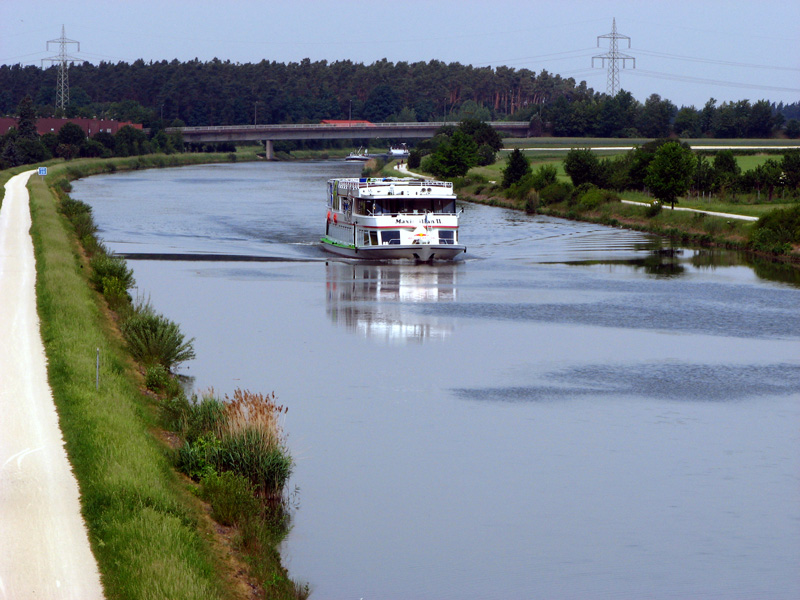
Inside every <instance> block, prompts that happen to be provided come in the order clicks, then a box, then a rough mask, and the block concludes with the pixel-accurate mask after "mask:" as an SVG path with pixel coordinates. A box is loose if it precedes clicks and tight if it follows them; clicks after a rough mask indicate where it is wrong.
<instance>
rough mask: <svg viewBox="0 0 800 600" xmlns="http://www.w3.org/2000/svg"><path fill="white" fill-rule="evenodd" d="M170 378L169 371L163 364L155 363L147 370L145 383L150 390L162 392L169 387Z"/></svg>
mask: <svg viewBox="0 0 800 600" xmlns="http://www.w3.org/2000/svg"><path fill="white" fill-rule="evenodd" d="M170 379H171V377H170V374H169V371H167V370H166V369H165V368H164V366H163V365H153V366H151V367H148V368H147V371H146V372H145V376H144V384H145V386H146V387H147V389H148V390H152V391H154V392H160V391H162V390H164V389H166V388H167V386H168V385H169V382H170Z"/></svg>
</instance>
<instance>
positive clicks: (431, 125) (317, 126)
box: [165, 121, 528, 133]
mask: <svg viewBox="0 0 800 600" xmlns="http://www.w3.org/2000/svg"><path fill="white" fill-rule="evenodd" d="M444 125H458V122H456V121H425V122H413V123H357V124H347V125H343V124H338V125H333V124H329V123H309V124H296V123H292V124H276V125H271V124H262V125H209V126H200V127H167V128H165V131H166V132H167V133H171V132H177V131H183V132H193V131H196V132H204V131H234V130H235V131H270V130H272V131H275V130H286V131H291V130H293V129H295V130H299V131H300V130H302V131H309V130H325V131H330V130H338V129H365V130H367V129H373V128H378V129H380V128H384V129H415V128H416V129H438V128H439V127H442V126H444ZM487 125H490V126H491V127H494V128H496V129H503V128H504V127H508V128H518V127H527V126H528V122H527V121H487Z"/></svg>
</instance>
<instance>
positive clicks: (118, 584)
mask: <svg viewBox="0 0 800 600" xmlns="http://www.w3.org/2000/svg"><path fill="white" fill-rule="evenodd" d="M253 154H254V153H253ZM253 158H255V156H253ZM240 159H244V157H243V156H241V155H230V154H218V155H211V154H176V155H169V156H166V155H151V156H142V157H131V158H117V159H106V160H98V159H86V160H76V161H71V162H68V163H64V162H61V161H53V162H51V163H49V164H48V165H47V166H48V167H49V173H48V176H47V177H46V178H44V179H42V178H41V177H39V176H37V175H35V174H34V175H32V176H31V178H30V180H29V185H28V189H29V191H30V196H31V201H30V204H31V216H32V227H31V234H32V237H33V240H34V248H35V254H36V269H37V282H36V288H37V289H36V292H37V302H38V311H39V315H40V319H41V332H42V338H43V341H44V344H45V350H46V354H47V359H48V376H49V380H50V385H51V387H52V389H53V395H54V400H55V403H56V407H57V410H58V414H59V422H60V426H61V430H62V432H63V435H64V439H65V446H66V450H67V453H68V455H69V458H70V462H71V464H72V466H73V470H74V473H75V475H76V478H77V479H78V484H79V487H80V491H81V503H82V512H83V516H84V519H85V521H86V523H87V526H88V530H89V537H90V542H91V544H92V549H93V552H94V554H95V557H96V558H97V561H98V565H99V568H100V572H101V576H102V582H103V586H104V589H105V592H106V596H107V597H108V598H120V599H142V600H145V599H147V600H150V599H152V600H162V599H165V598H170V599H187V600H188V599H198V600H199V599H209V598H212V599H213V598H219V599H233V598H250V597H252V594H253V589H252V587H251V586H250V580H249V579H248V577H249V575H242V572H243V571H252V570H253V569H254V567H253V563H252V562H251V561H250V560H249V559H248V558H247V557H246V556H241V555H239V554H238V550H239V549H240V548H239V547H237V542H235V541H234V542H233V543H229V544H226V543H224V540H223V541H221V539H220V536H218V535H216V534H217V533H218V532H219V527H218V525H217V523H215V522H213V521H212V520H211V519H210V518H209V513H210V512H211V510H210V509H209V505H207V504H204V503H202V502H201V501H200V500H199V499H198V498H197V489H198V488H197V486H196V485H195V484H192V483H190V482H189V481H188V480H187V479H185V478H184V477H182V476H181V475H179V474H178V472H177V471H176V470H175V468H174V451H173V450H171V449H170V448H169V446H168V445H167V444H166V442H165V441H164V437H163V435H162V433H163V432H162V429H161V424H162V423H161V421H162V415H161V414H160V411H159V407H158V406H157V403H156V401H154V398H153V397H152V395H147V394H145V393H143V391H142V378H141V375H140V374H139V367H138V366H137V364H136V363H135V362H134V361H133V360H132V359H131V357H130V354H129V352H128V349H127V348H126V345H125V343H124V341H123V340H122V338H121V337H120V335H119V331H118V329H117V326H116V323H115V320H114V318H113V315H112V313H111V312H110V311H109V309H108V306H107V304H106V302H105V300H104V299H103V297H102V296H101V295H100V294H99V293H97V292H96V291H95V290H94V289H92V287H91V286H90V285H89V271H90V266H89V262H88V261H87V259H86V256H85V254H84V252H83V250H82V248H81V246H80V244H79V243H78V241H77V240H76V236H75V233H74V230H73V227H72V225H71V224H70V223H69V222H68V221H67V220H66V219H65V217H64V216H63V215H62V214H60V213H59V211H58V200H57V195H56V194H55V192H54V190H53V189H52V187H51V186H56V185H61V182H62V181H63V180H64V179H67V180H72V179H76V178H80V177H86V176H89V175H93V174H97V173H109V172H115V171H122V170H136V169H145V168H154V167H172V166H183V165H189V164H201V163H209V162H227V161H234V160H240ZM37 166H39V165H29V166H26V167H20V168H16V169H11V170H8V171H3V172H2V173H0V183H2V184H4V183H5V182H6V181H8V179H10V178H11V177H12V176H14V175H15V174H17V173H19V172H23V171H26V170H30V169H31V168H36V167H37ZM98 350H99V354H100V377H99V387H98V388H97V389H96V387H95V360H96V357H97V351H98ZM226 531H228V537H233V535H232V534H231V533H230V530H226ZM223 537H224V536H223ZM255 550H256V551H257V552H259V553H260V554H262V555H265V556H266V559H261V560H260V561H259V562H258V564H257V565H256V567H257V570H258V580H259V581H260V582H262V583H263V582H264V581H266V582H267V583H268V585H265V586H264V591H263V594H262V595H260V596H258V597H266V598H296V597H297V596H298V594H297V586H296V585H295V584H294V583H293V582H291V581H290V580H289V579H288V576H287V573H286V571H285V569H283V567H282V566H281V565H280V557H279V555H278V554H277V551H275V549H274V548H266V549H265V548H261V547H258V548H256V549H255ZM232 551H235V552H232ZM232 554H234V555H236V556H232Z"/></svg>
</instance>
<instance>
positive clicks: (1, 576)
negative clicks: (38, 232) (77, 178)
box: [0, 171, 103, 599]
mask: <svg viewBox="0 0 800 600" xmlns="http://www.w3.org/2000/svg"><path fill="white" fill-rule="evenodd" d="M31 173H33V171H28V172H25V173H22V174H20V175H17V176H16V177H14V178H12V179H11V180H10V181H9V182H8V184H6V186H5V187H6V194H5V198H4V200H3V205H2V208H1V209H0V340H2V344H0V382H2V386H0V414H2V415H3V425H2V432H0V461H2V462H0V465H1V468H0V539H2V545H3V550H2V552H0V596H2V597H3V598H15V599H16V598H49V599H60V598H81V599H83V598H86V599H92V598H102V597H103V590H102V587H101V584H100V575H99V572H98V568H97V563H96V562H95V558H94V556H93V555H92V552H91V550H90V547H89V539H88V536H87V532H86V526H85V524H84V521H83V518H82V517H81V509H80V502H79V491H78V484H77V482H76V480H75V477H74V476H73V474H72V468H71V466H70V463H69V461H68V460H67V455H66V452H65V450H64V441H63V438H62V434H61V430H60V428H59V423H58V416H57V414H56V409H55V405H54V403H53V394H52V391H51V389H50V386H49V384H48V380H47V369H46V359H45V351H44V346H43V344H42V338H41V334H40V331H39V316H38V314H37V311H36V293H35V283H36V268H35V260H34V253H33V242H32V240H31V236H30V233H29V230H30V226H31V216H30V210H29V206H28V191H27V189H26V188H25V184H26V182H27V181H28V178H29V177H30V175H31Z"/></svg>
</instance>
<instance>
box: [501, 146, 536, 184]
mask: <svg viewBox="0 0 800 600" xmlns="http://www.w3.org/2000/svg"><path fill="white" fill-rule="evenodd" d="M530 172H531V163H530V161H529V160H528V158H527V157H526V156H525V155H524V154H523V153H522V152H520V149H519V148H515V149H514V151H513V152H512V153H511V154H509V155H508V162H506V168H505V169H503V187H504V188H507V187H509V186H511V185H513V184H515V183H516V182H518V181H519V180H520V179H522V178H523V177H525V175H527V174H528V173H530Z"/></svg>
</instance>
